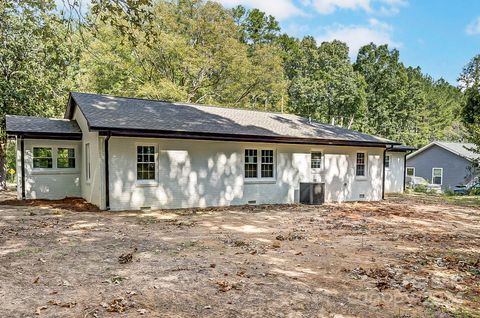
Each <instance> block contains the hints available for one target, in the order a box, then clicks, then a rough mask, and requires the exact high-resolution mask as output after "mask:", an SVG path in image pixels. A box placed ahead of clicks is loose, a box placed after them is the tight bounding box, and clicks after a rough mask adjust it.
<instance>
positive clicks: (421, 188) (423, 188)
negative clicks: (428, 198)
mask: <svg viewBox="0 0 480 318" xmlns="http://www.w3.org/2000/svg"><path fill="white" fill-rule="evenodd" d="M413 191H415V192H420V193H427V191H428V188H427V186H426V185H424V184H417V185H416V186H415V187H414V188H413Z"/></svg>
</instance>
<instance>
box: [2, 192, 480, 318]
mask: <svg viewBox="0 0 480 318" xmlns="http://www.w3.org/2000/svg"><path fill="white" fill-rule="evenodd" d="M436 202H437V201H435V200H419V198H418V197H414V196H407V195H405V196H398V197H393V198H389V199H388V200H387V201H385V202H376V203H347V204H338V205H323V206H261V207H235V208H219V209H204V210H178V211H171V210H170V211H144V212H122V213H118V212H73V211H71V210H68V209H65V208H66V206H62V209H59V208H56V207H54V206H53V205H47V206H45V205H44V204H43V205H42V204H40V206H38V205H35V204H33V203H32V204H30V205H28V206H16V205H9V206H7V205H1V206H0V317H480V207H478V206H477V207H475V206H458V205H455V204H452V203H448V202H443V201H441V204H438V203H436ZM10 203H11V202H10Z"/></svg>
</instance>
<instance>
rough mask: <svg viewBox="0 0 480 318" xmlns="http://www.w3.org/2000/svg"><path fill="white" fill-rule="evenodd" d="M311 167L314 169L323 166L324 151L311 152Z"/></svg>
mask: <svg viewBox="0 0 480 318" xmlns="http://www.w3.org/2000/svg"><path fill="white" fill-rule="evenodd" d="M310 167H311V168H312V169H320V168H321V167H322V153H321V152H312V153H311V154H310Z"/></svg>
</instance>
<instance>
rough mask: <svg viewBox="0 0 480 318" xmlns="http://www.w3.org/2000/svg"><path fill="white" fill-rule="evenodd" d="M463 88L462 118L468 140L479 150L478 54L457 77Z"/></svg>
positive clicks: (479, 80)
mask: <svg viewBox="0 0 480 318" xmlns="http://www.w3.org/2000/svg"><path fill="white" fill-rule="evenodd" d="M458 80H459V82H460V84H461V85H462V86H463V87H464V88H465V104H464V107H463V110H462V119H463V123H464V124H465V127H466V129H467V135H468V139H469V141H471V142H472V143H474V144H475V145H476V149H473V150H475V151H477V152H480V54H478V55H476V56H474V57H473V58H472V60H471V61H470V62H469V63H468V64H467V65H466V66H465V68H464V69H463V71H462V73H461V74H460V76H459V78H458Z"/></svg>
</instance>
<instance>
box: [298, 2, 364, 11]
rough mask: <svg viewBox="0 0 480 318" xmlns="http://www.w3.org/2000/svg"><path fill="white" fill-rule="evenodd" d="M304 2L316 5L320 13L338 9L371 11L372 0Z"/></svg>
mask: <svg viewBox="0 0 480 318" xmlns="http://www.w3.org/2000/svg"><path fill="white" fill-rule="evenodd" d="M304 4H305V5H308V6H312V7H314V8H315V10H316V11H317V12H318V13H320V14H331V13H333V12H335V11H336V10H337V9H349V10H357V9H361V10H364V11H367V12H370V11H371V8H370V0H310V1H308V0H307V1H304Z"/></svg>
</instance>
